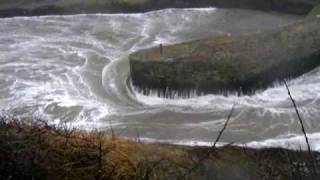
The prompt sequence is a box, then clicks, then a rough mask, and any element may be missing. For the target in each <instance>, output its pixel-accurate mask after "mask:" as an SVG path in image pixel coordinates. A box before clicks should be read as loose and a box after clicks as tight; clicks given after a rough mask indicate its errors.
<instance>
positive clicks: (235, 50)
mask: <svg viewBox="0 0 320 180" xmlns="http://www.w3.org/2000/svg"><path fill="white" fill-rule="evenodd" d="M319 64H320V18H310V19H308V20H305V21H303V22H298V23H296V24H293V25H290V26H287V27H283V28H279V29H275V30H269V31H264V32H260V33H255V34H249V35H237V36H232V35H225V36H218V37H212V38H209V39H203V40H197V41H192V42H186V43H182V44H177V45H170V46H164V47H163V49H162V53H161V52H160V48H159V47H155V48H151V49H145V50H141V51H138V52H136V53H134V54H132V55H131V56H130V67H131V78H132V83H133V85H134V86H136V87H138V88H141V89H157V90H160V92H163V94H166V96H170V94H168V93H166V92H171V91H178V92H186V91H188V90H196V91H197V92H199V93H205V94H207V93H226V92H230V91H241V92H242V93H245V94H251V93H253V92H254V91H256V90H259V89H264V88H267V87H268V86H270V85H271V84H272V83H273V82H275V81H281V80H283V79H287V78H294V77H297V76H300V75H302V74H303V73H306V72H308V71H310V70H312V69H314V68H315V67H317V66H318V65H319Z"/></svg>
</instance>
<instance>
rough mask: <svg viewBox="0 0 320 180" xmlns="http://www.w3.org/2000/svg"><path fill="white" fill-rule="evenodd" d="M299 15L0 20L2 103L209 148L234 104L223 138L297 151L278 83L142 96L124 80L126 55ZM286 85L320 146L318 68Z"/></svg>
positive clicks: (19, 112) (292, 119)
mask: <svg viewBox="0 0 320 180" xmlns="http://www.w3.org/2000/svg"><path fill="white" fill-rule="evenodd" d="M300 18H301V17H295V16H288V15H279V14H274V13H262V12H256V11H247V10H225V9H215V8H207V9H166V10H161V11H154V12H149V13H144V14H112V15H108V14H90V15H86V14H83V15H70V16H43V17H16V18H6V19H0V32H1V33H0V109H1V110H2V111H3V112H5V113H9V114H13V115H15V116H19V117H33V116H40V117H43V118H46V119H48V121H49V123H53V124H57V123H64V122H67V123H70V124H71V125H72V126H76V127H79V128H83V129H98V130H102V131H108V130H109V129H110V126H112V128H113V129H114V130H115V131H116V132H117V133H118V134H120V135H123V136H127V137H129V138H136V137H137V136H139V137H140V138H142V139H144V140H146V141H158V142H169V143H178V144H188V145H195V144H198V145H209V144H210V142H211V141H212V140H213V139H215V136H216V135H217V133H218V132H219V130H220V129H221V128H222V126H223V124H224V122H225V119H226V117H227V115H228V113H229V111H230V109H231V107H232V105H233V104H236V109H235V112H234V116H233V117H232V119H231V121H230V124H229V126H228V128H227V130H226V132H225V134H224V135H223V137H222V141H223V142H226V143H230V142H235V143H247V144H248V145H249V146H253V147H261V146H269V145H271V146H283V147H288V148H299V147H300V145H302V146H303V139H302V138H301V137H300V127H299V124H298V122H297V118H296V115H295V112H294V109H293V108H292V104H291V102H290V100H289V97H288V96H287V91H286V89H285V87H284V86H283V85H282V84H281V83H275V84H274V86H273V87H270V88H268V89H267V90H265V91H261V92H257V93H256V94H255V95H252V96H237V95H236V94H230V95H229V96H227V97H225V96H221V95H205V96H197V95H196V93H193V95H192V93H191V97H189V98H184V97H179V96H175V98H174V99H167V98H163V97H158V93H157V92H156V91H151V92H150V95H149V96H145V95H142V94H141V93H139V91H137V90H135V89H136V88H134V87H131V86H130V82H129V81H128V78H129V63H128V55H129V54H130V53H132V52H134V51H137V50H139V49H142V48H149V47H153V46H158V45H159V43H162V44H173V43H178V42H183V41H188V40H193V39H199V38H205V37H209V36H213V35H223V34H226V33H231V34H234V35H236V34H242V33H249V32H255V31H261V30H266V29H272V28H276V27H281V26H285V25H288V24H291V23H294V22H296V21H298V20H299V19H300ZM129 79H130V78H129ZM289 86H290V89H291V91H292V94H293V97H294V98H295V100H296V101H297V103H298V106H299V109H300V111H301V114H302V116H303V118H304V120H305V125H306V127H307V130H308V132H310V133H311V135H310V138H311V141H312V142H313V148H314V149H317V150H318V149H319V150H320V147H318V144H317V143H316V140H318V139H319V138H320V135H319V133H320V123H319V120H320V109H319V105H320V68H318V69H315V70H313V71H312V72H310V73H308V74H305V75H303V76H301V77H299V78H297V79H293V80H290V81H289ZM288 138H289V139H288ZM288 143H290V146H289V145H288ZM319 146H320V144H319Z"/></svg>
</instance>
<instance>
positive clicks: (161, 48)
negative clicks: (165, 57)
mask: <svg viewBox="0 0 320 180" xmlns="http://www.w3.org/2000/svg"><path fill="white" fill-rule="evenodd" d="M162 54H163V47H162V44H160V55H161V56H162Z"/></svg>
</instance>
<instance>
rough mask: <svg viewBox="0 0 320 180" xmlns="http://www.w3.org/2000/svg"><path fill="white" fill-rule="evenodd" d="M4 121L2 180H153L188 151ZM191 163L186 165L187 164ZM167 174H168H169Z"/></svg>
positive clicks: (1, 130) (43, 124) (182, 159)
mask: <svg viewBox="0 0 320 180" xmlns="http://www.w3.org/2000/svg"><path fill="white" fill-rule="evenodd" d="M26 122H28V121H25V120H18V119H10V120H8V119H7V118H4V117H1V118H0V123H1V124H0V159H1V161H0V172H1V173H0V179H145V178H147V179H149V178H150V177H162V176H163V178H165V175H162V174H170V173H179V172H178V171H179V168H180V167H176V168H175V170H178V171H176V172H172V170H171V172H170V169H168V167H170V168H173V167H174V166H176V165H175V163H176V162H183V163H184V164H188V163H189V162H187V160H188V159H187V158H186V156H187V153H186V152H184V151H182V150H177V149H173V148H162V147H160V146H155V145H145V144H141V143H134V142H130V141H128V140H125V139H122V138H119V137H115V136H111V135H109V134H106V133H102V132H96V131H94V132H85V131H78V130H75V129H69V128H66V127H55V126H49V125H48V124H47V123H46V122H44V121H40V120H37V121H33V122H32V123H26ZM185 160H186V161H185ZM164 172H166V173H164Z"/></svg>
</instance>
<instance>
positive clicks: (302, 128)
mask: <svg viewBox="0 0 320 180" xmlns="http://www.w3.org/2000/svg"><path fill="white" fill-rule="evenodd" d="M283 82H284V85H285V86H286V89H287V91H288V95H289V97H290V100H291V102H292V105H293V107H294V109H295V111H296V114H297V116H298V120H299V123H300V126H301V131H302V133H303V135H304V138H305V141H306V143H307V147H308V152H309V155H310V157H311V161H312V166H313V171H314V173H317V169H316V166H315V163H314V157H313V154H312V151H311V147H310V143H309V138H308V136H307V132H306V129H305V127H304V124H303V120H302V117H301V115H300V112H299V110H298V107H297V104H296V101H295V100H294V99H293V97H292V95H291V92H290V89H289V86H288V84H287V82H286V80H283Z"/></svg>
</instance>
